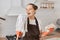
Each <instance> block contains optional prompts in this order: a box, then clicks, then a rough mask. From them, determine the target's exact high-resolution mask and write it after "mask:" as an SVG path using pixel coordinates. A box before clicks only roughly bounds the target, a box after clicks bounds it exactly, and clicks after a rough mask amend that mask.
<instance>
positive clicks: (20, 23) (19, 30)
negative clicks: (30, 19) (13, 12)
mask: <svg viewBox="0 0 60 40" xmlns="http://www.w3.org/2000/svg"><path fill="white" fill-rule="evenodd" d="M23 32H24V16H23V15H22V14H20V15H19V16H18V18H17V23H16V35H17V37H22V35H23Z"/></svg>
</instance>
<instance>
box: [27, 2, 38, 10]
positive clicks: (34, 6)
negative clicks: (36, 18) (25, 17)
mask: <svg viewBox="0 0 60 40" xmlns="http://www.w3.org/2000/svg"><path fill="white" fill-rule="evenodd" d="M28 5H32V7H33V8H34V10H37V9H38V6H36V5H35V4H33V3H29V4H28Z"/></svg>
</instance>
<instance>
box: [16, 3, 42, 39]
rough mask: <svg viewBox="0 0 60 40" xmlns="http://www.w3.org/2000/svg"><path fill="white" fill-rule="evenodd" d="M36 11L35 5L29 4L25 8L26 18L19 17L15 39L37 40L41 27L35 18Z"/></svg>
mask: <svg viewBox="0 0 60 40" xmlns="http://www.w3.org/2000/svg"><path fill="white" fill-rule="evenodd" d="M37 9H38V7H37V6H36V5H35V4H32V3H30V4H28V5H27V7H26V13H27V18H26V17H24V16H23V15H19V17H18V20H17V25H16V34H17V38H19V37H23V40H39V35H40V31H41V25H40V20H38V19H37V18H36V17H35V14H36V10H37ZM25 19H26V20H25Z"/></svg>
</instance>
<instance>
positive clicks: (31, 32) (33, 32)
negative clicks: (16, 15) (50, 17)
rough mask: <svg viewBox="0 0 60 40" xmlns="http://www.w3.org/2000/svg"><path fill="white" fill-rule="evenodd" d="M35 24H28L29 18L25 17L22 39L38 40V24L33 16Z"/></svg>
mask: <svg viewBox="0 0 60 40" xmlns="http://www.w3.org/2000/svg"><path fill="white" fill-rule="evenodd" d="M35 22H36V25H33V24H29V18H27V30H28V32H26V34H25V37H24V38H23V40H39V34H40V32H39V26H38V21H37V19H36V18H35Z"/></svg>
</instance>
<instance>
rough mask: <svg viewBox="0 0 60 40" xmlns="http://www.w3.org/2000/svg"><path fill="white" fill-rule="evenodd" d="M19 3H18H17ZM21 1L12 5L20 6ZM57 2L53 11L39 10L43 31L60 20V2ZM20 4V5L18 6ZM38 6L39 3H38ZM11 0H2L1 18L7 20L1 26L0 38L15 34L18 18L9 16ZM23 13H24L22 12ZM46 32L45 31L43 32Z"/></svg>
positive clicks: (57, 0)
mask: <svg viewBox="0 0 60 40" xmlns="http://www.w3.org/2000/svg"><path fill="white" fill-rule="evenodd" d="M16 1H17V2H16ZM19 1H20V0H13V2H14V3H15V4H14V3H13V4H12V5H13V6H18V5H20V6H21V4H20V2H19ZM54 2H55V8H54V9H53V10H51V9H50V10H47V9H46V10H45V9H39V10H38V12H37V15H38V16H37V17H38V18H39V19H40V20H41V22H42V29H43V28H44V27H45V26H46V25H48V24H51V23H54V24H56V23H55V22H56V20H57V19H58V18H60V5H59V4H60V0H54ZM17 4H18V5H17ZM36 4H37V5H39V3H37V2H36ZM11 7H12V6H11V0H0V16H1V17H3V18H5V19H6V21H4V22H2V23H1V24H0V36H2V37H5V36H6V35H11V34H12V35H13V34H15V24H16V19H17V16H7V14H8V13H7V11H8V10H9V9H10V8H11ZM22 12H23V11H22ZM43 31H44V30H43Z"/></svg>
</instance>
